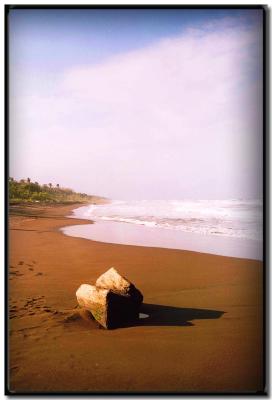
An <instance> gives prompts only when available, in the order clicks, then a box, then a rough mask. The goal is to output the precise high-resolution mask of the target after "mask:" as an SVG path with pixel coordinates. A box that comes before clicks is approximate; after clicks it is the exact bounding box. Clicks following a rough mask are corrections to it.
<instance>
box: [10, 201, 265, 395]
mask: <svg viewBox="0 0 272 400" xmlns="http://www.w3.org/2000/svg"><path fill="white" fill-rule="evenodd" d="M74 208H76V205H69V206H63V205H62V206H56V205H52V206H50V205H48V206H42V205H35V206H13V207H11V209H10V226H9V228H10V231H9V232H10V233H9V235H10V236H9V270H8V274H9V276H8V277H9V286H8V301H9V304H8V305H9V317H10V318H9V336H8V337H9V339H8V340H9V374H10V379H9V384H8V388H9V390H10V391H11V392H13V393H23V392H49V393H52V392H180V393H181V392H218V393H219V392H256V391H261V390H263V370H262V367H263V354H262V353H263V332H262V326H263V321H262V312H263V311H262V310H263V304H262V301H263V293H262V285H263V277H262V273H263V266H262V263H261V262H259V261H253V260H246V259H238V258H231V257H223V256H217V255H209V254H202V253H197V252H192V251H181V250H169V249H160V248H156V249H154V248H148V247H137V246H125V245H117V244H106V243H100V242H95V241H91V240H87V239H81V238H74V237H68V236H65V235H64V234H63V233H61V232H60V231H59V228H61V227H64V226H68V225H79V224H86V223H90V222H89V221H87V220H77V219H71V218H67V215H69V214H70V213H71V211H72V209H74ZM112 266H113V267H115V268H116V269H117V270H118V271H119V272H120V273H121V274H123V275H124V276H126V277H127V278H128V279H129V280H131V281H132V282H133V283H135V285H136V286H137V287H138V288H139V289H140V290H141V292H142V293H143V295H144V304H143V306H142V312H143V313H146V314H147V315H149V318H146V319H141V320H139V322H138V323H136V324H135V325H134V326H129V327H125V328H120V329H115V330H109V331H107V330H103V329H100V328H99V327H98V325H97V324H96V323H95V322H94V321H92V320H90V319H88V318H87V317H86V316H85V315H84V314H80V311H79V309H78V308H77V301H76V297H75V292H76V290H77V288H78V287H79V286H80V284H82V283H91V284H92V283H94V282H95V280H96V279H97V278H98V276H99V275H100V274H102V273H103V272H105V271H106V270H107V269H108V268H110V267H112Z"/></svg>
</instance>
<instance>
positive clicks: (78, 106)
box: [8, 9, 263, 200]
mask: <svg viewBox="0 0 272 400" xmlns="http://www.w3.org/2000/svg"><path fill="white" fill-rule="evenodd" d="M8 22H9V26H8V29H9V107H10V114H9V115H10V117H9V147H10V150H9V169H10V176H12V177H14V178H15V179H21V178H26V177H30V178H31V179H32V180H33V181H38V182H40V183H49V182H51V183H53V184H57V183H58V184H60V186H64V187H71V188H73V189H74V190H76V191H80V192H85V193H89V194H96V195H101V196H106V197H109V198H112V199H166V200H167V199H233V198H245V199H257V198H261V195H262V163H263V159H262V136H263V127H262V120H263V118H262V68H263V66H262V11H261V10H258V9H255V10H254V9H253V10H250V9H248V10H245V9H244V10H242V9H240V10H239V9H232V10H231V9H225V10H224V9H212V10H209V9H206V10H203V9H191V10H189V9H171V10H170V9H168V10H163V9H161V10H158V9H157V10H154V9H153V10H150V9H142V10H124V9H123V10H118V9H113V10H107V9H88V10H80V9H77V10H41V9H40V10H38V9H37V10H33V9H32V10H31V9H30V10H27V9H25V10H23V9H22V10H20V9H14V10H11V11H10V13H9V21H8Z"/></svg>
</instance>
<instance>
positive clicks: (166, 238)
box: [62, 199, 263, 260]
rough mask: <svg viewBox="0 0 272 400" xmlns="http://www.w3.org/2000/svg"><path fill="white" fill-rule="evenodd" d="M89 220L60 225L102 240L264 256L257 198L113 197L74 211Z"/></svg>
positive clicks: (67, 230)
mask: <svg viewBox="0 0 272 400" xmlns="http://www.w3.org/2000/svg"><path fill="white" fill-rule="evenodd" d="M73 217H74V218H83V219H90V220H92V221H94V224H92V225H75V226H69V227H66V228H63V229H62V230H63V232H64V233H65V234H67V235H70V236H76V237H83V238H85V239H90V240H95V241H101V242H106V243H118V244H126V245H137V246H148V247H163V248H170V249H182V250H190V251H198V252H204V253H210V254H218V255H224V256H230V257H239V258H250V259H255V260H262V258H263V252H262V250H263V204H262V201H261V200H240V199H229V200H138V201H123V200H113V201H111V202H109V203H106V204H92V205H87V206H83V207H79V208H77V209H75V210H74V211H73Z"/></svg>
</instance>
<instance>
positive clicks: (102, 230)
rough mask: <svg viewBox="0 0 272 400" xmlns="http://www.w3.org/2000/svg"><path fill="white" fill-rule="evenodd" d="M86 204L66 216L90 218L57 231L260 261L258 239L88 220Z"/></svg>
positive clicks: (136, 244)
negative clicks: (84, 209) (85, 211)
mask: <svg viewBox="0 0 272 400" xmlns="http://www.w3.org/2000/svg"><path fill="white" fill-rule="evenodd" d="M86 207H88V206H83V207H77V208H76V209H74V210H73V214H72V215H71V216H70V217H71V218H74V219H76V218H82V219H83V220H87V221H90V224H84V225H82V224H80V225H77V224H75V225H69V226H67V227H66V226H65V227H61V228H60V231H61V232H62V233H64V234H65V235H67V236H72V237H78V238H83V239H88V240H92V241H97V242H102V243H108V244H120V245H126V246H140V247H150V248H165V249H169V250H170V249H174V250H181V251H193V252H197V253H203V254H211V255H212V254H213V255H219V256H224V257H232V258H242V259H248V260H257V261H263V246H262V242H261V241H260V242H259V241H256V240H253V239H248V238H239V237H230V236H220V235H211V234H210V235H207V234H201V233H197V232H186V231H182V230H172V229H165V228H162V227H158V226H153V227H149V226H146V225H144V224H133V223H128V222H121V221H104V220H101V219H97V220H92V219H88V218H87V217H86V216H85V215H84V212H83V208H86Z"/></svg>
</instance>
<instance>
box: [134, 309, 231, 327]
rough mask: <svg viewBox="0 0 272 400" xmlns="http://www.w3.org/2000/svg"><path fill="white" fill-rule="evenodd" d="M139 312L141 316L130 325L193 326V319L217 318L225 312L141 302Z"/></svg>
mask: <svg viewBox="0 0 272 400" xmlns="http://www.w3.org/2000/svg"><path fill="white" fill-rule="evenodd" d="M140 313H141V314H142V316H143V318H139V319H138V320H137V321H136V322H135V323H134V324H130V326H132V325H133V326H193V325H194V324H193V323H192V321H193V320H197V319H218V318H220V317H221V316H222V315H223V314H224V313H225V312H224V311H219V310H207V309H201V308H180V307H171V306H164V305H159V304H147V303H143V304H142V306H141V309H140ZM141 314H140V315H141Z"/></svg>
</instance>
